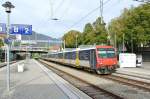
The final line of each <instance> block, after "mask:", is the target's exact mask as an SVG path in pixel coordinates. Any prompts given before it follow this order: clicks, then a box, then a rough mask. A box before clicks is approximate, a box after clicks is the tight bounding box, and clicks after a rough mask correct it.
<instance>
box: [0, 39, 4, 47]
mask: <svg viewBox="0 0 150 99" xmlns="http://www.w3.org/2000/svg"><path fill="white" fill-rule="evenodd" d="M2 46H4V43H3V40H2V39H0V48H1V47H2Z"/></svg>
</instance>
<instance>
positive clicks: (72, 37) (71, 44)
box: [63, 30, 81, 48]
mask: <svg viewBox="0 0 150 99" xmlns="http://www.w3.org/2000/svg"><path fill="white" fill-rule="evenodd" d="M80 35H81V33H80V32H79V31H76V30H71V31H69V32H68V33H66V34H65V35H64V36H63V40H65V43H66V47H68V48H75V47H76V37H77V39H79V37H80ZM77 43H80V40H78V42H77Z"/></svg>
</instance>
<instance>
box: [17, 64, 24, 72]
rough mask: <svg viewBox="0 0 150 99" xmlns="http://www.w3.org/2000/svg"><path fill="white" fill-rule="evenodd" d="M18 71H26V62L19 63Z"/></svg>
mask: <svg viewBox="0 0 150 99" xmlns="http://www.w3.org/2000/svg"><path fill="white" fill-rule="evenodd" d="M18 72H24V64H18Z"/></svg>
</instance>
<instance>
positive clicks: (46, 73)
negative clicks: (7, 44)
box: [0, 59, 91, 99]
mask: <svg viewBox="0 0 150 99" xmlns="http://www.w3.org/2000/svg"><path fill="white" fill-rule="evenodd" d="M22 63H24V64H25V71H24V72H20V73H18V72H17V64H22ZM10 67H11V68H10V70H11V72H10V78H11V80H10V81H11V83H10V85H11V88H10V91H9V92H8V91H7V89H6V67H3V68H0V99H91V98H90V97H89V96H88V95H86V94H85V93H83V92H82V91H80V90H78V89H77V88H75V87H74V86H73V85H71V84H70V83H68V82H67V81H65V80H64V79H62V78H61V77H60V76H58V75H56V74H55V73H54V72H52V71H51V70H49V69H47V68H46V67H45V66H44V65H42V64H40V63H39V62H38V61H36V60H34V59H31V60H25V61H20V62H19V63H15V64H13V65H11V66H10Z"/></svg>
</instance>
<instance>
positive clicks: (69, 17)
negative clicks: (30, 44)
mask: <svg viewBox="0 0 150 99" xmlns="http://www.w3.org/2000/svg"><path fill="white" fill-rule="evenodd" d="M5 1H6V0H0V5H2V4H3V3H4V2H5ZM9 1H10V2H12V3H13V4H14V5H15V9H13V10H12V13H11V23H12V24H30V25H33V30H34V31H36V32H38V33H41V34H46V35H49V36H51V37H54V38H59V37H61V36H63V35H64V33H66V32H67V31H69V30H71V29H75V30H79V31H81V32H82V31H83V28H84V25H85V24H86V23H88V22H91V23H93V22H94V21H95V20H96V18H97V17H98V16H99V15H100V11H99V9H97V10H96V11H94V12H93V13H92V14H90V15H89V16H88V17H86V18H84V19H83V20H82V21H80V22H79V20H80V19H81V18H82V17H85V16H86V15H87V14H88V13H89V12H91V11H92V10H93V9H95V8H97V7H99V0H9ZM106 1H107V0H104V2H106ZM108 1H109V0H108ZM139 4H140V3H138V2H136V1H133V0H110V1H109V2H108V3H106V4H105V5H104V13H103V16H104V21H105V22H106V23H108V22H110V20H111V19H113V18H115V17H117V16H119V15H120V14H121V13H122V11H123V9H124V8H130V7H131V6H138V5H139ZM4 10H5V9H4V8H3V7H2V6H1V7H0V23H5V22H6V13H5V12H4ZM52 12H53V13H52ZM52 16H53V18H58V19H59V20H57V21H54V20H51V17H52ZM75 23H77V24H76V25H74V26H72V25H73V24H75Z"/></svg>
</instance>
